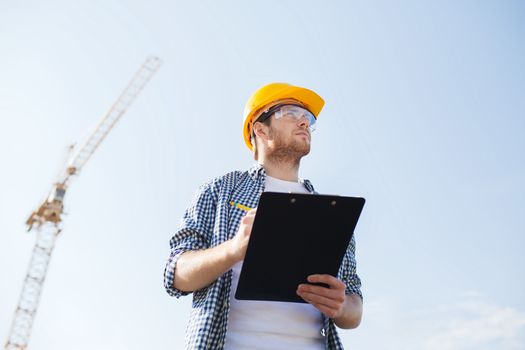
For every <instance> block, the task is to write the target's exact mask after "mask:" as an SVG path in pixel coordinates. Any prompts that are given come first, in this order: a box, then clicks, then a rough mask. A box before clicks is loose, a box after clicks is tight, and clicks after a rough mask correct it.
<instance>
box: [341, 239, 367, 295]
mask: <svg viewBox="0 0 525 350" xmlns="http://www.w3.org/2000/svg"><path fill="white" fill-rule="evenodd" d="M339 278H340V279H341V280H342V281H343V282H344V283H345V285H346V291H345V293H346V294H357V295H359V297H360V298H361V300H362V299H363V294H362V293H361V279H360V278H359V276H358V275H357V272H356V261H355V238H354V236H352V239H351V240H350V244H349V245H348V248H347V250H346V253H345V256H344V258H343V263H342V265H341V269H340V270H339Z"/></svg>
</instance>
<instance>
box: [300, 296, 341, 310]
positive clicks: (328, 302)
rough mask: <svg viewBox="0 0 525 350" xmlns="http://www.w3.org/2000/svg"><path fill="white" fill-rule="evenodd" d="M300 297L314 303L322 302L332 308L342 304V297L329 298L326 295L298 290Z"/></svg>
mask: <svg viewBox="0 0 525 350" xmlns="http://www.w3.org/2000/svg"><path fill="white" fill-rule="evenodd" d="M297 294H299V296H300V297H302V298H303V299H308V301H309V302H312V303H316V304H322V305H325V306H328V307H331V308H334V309H337V308H339V307H341V306H342V305H343V302H344V298H343V299H341V298H336V299H333V298H330V297H326V296H324V295H319V294H314V293H310V292H298V293H297Z"/></svg>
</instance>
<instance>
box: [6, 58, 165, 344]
mask: <svg viewBox="0 0 525 350" xmlns="http://www.w3.org/2000/svg"><path fill="white" fill-rule="evenodd" d="M161 64H162V61H161V60H160V59H159V58H157V57H149V58H148V59H146V61H145V62H144V63H143V64H142V66H141V67H140V68H139V70H138V71H137V72H136V74H135V76H134V77H133V79H132V80H131V81H130V83H129V84H128V86H127V87H126V88H125V89H124V91H123V92H122V94H121V95H120V97H119V98H118V99H117V100H116V101H115V103H114V104H113V105H112V106H111V108H110V109H109V111H108V112H107V114H106V115H105V116H104V117H103V118H102V119H101V120H100V122H99V123H98V124H97V126H96V128H95V129H94V131H93V132H91V133H90V134H89V136H88V137H87V139H86V141H85V142H84V143H82V144H81V146H80V147H78V148H76V147H72V148H71V152H70V157H69V160H68V161H67V162H66V166H65V167H64V169H63V170H62V171H61V172H60V174H59V176H58V178H57V180H56V181H55V182H54V184H53V187H52V189H51V192H50V193H49V195H48V196H47V197H46V199H45V200H44V202H43V203H42V204H41V205H40V206H39V207H38V209H37V210H35V211H34V212H33V213H32V214H31V215H30V216H29V218H28V219H27V221H26V224H27V225H28V231H31V230H36V231H37V232H36V243H35V246H34V248H33V253H32V255H31V260H30V263H29V268H28V270H27V273H26V276H25V279H24V283H23V286H22V292H21V294H20V299H19V301H18V306H17V307H16V310H15V315H14V318H13V322H12V324H11V330H10V332H9V336H8V339H7V342H6V344H5V349H6V350H15V349H17V350H18V349H26V348H27V344H28V341H29V337H30V335H31V329H32V327H33V322H34V319H35V314H36V311H37V309H38V304H39V301H40V295H41V293H42V288H43V286H44V281H45V278H46V274H47V269H48V266H49V261H50V259H51V254H52V253H53V248H54V247H55V241H56V238H57V237H58V235H59V234H60V232H61V231H62V228H61V221H62V213H63V209H64V196H65V194H66V191H67V189H68V187H69V185H70V183H71V180H72V178H73V176H75V175H78V174H79V173H80V171H81V170H82V168H83V167H84V165H85V164H86V163H87V161H88V160H89V159H90V158H91V156H92V155H93V153H94V152H95V151H96V150H97V148H98V146H99V145H100V143H101V142H102V140H104V138H106V136H107V135H108V133H109V132H110V131H111V129H112V128H113V126H115V124H116V123H117V122H118V121H119V119H120V117H122V115H123V114H124V112H126V110H127V109H128V107H129V106H130V105H131V103H132V102H133V101H134V100H135V98H136V97H137V96H138V94H139V93H140V91H141V90H142V89H143V88H144V86H145V85H146V84H147V83H148V81H149V80H150V79H151V77H152V76H153V75H154V74H155V72H156V71H157V70H158V69H159V67H160V65H161Z"/></svg>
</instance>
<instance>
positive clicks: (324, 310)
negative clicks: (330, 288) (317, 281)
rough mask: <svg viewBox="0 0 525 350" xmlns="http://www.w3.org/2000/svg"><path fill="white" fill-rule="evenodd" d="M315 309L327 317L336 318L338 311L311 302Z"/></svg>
mask: <svg viewBox="0 0 525 350" xmlns="http://www.w3.org/2000/svg"><path fill="white" fill-rule="evenodd" d="M312 305H313V306H314V307H315V308H316V309H317V310H319V311H321V312H322V313H323V314H325V315H326V316H327V317H328V318H336V317H337V316H339V311H338V310H335V309H332V308H329V307H327V306H325V305H322V304H312Z"/></svg>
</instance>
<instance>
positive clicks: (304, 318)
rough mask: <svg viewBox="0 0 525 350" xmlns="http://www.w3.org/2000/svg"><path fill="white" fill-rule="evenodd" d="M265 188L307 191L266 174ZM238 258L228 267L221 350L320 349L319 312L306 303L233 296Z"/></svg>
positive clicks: (236, 280) (236, 283) (239, 270)
mask: <svg viewBox="0 0 525 350" xmlns="http://www.w3.org/2000/svg"><path fill="white" fill-rule="evenodd" d="M265 191H269V192H285V193H287V192H291V193H308V190H306V188H305V187H304V185H303V184H301V183H298V182H290V181H284V180H279V179H276V178H273V177H270V176H266V184H265ZM241 268H242V261H241V262H239V263H237V264H235V265H234V266H233V268H232V270H233V277H232V286H231V290H230V313H229V318H228V328H227V331H226V341H225V346H224V349H225V350H237V349H260V350H265V349H268V350H270V349H271V350H275V349H286V350H291V349H301V350H305V349H308V350H309V349H312V350H313V349H324V348H325V345H324V338H323V337H322V336H321V333H320V330H321V328H322V317H321V312H320V311H319V310H317V309H316V308H314V307H313V306H312V305H310V304H301V303H287V302H276V301H253V300H237V299H235V296H234V295H235V291H236V290H237V285H238V283H239V275H240V273H241Z"/></svg>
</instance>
